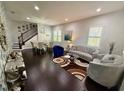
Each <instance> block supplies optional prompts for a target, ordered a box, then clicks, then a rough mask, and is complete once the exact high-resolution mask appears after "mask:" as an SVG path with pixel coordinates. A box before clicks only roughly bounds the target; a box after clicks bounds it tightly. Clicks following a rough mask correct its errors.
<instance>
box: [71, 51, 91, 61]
mask: <svg viewBox="0 0 124 93" xmlns="http://www.w3.org/2000/svg"><path fill="white" fill-rule="evenodd" d="M70 52H71V53H73V54H77V55H79V56H80V57H81V58H82V59H84V60H87V61H88V62H89V61H91V60H92V59H93V57H92V55H90V54H88V53H85V52H81V51H70Z"/></svg>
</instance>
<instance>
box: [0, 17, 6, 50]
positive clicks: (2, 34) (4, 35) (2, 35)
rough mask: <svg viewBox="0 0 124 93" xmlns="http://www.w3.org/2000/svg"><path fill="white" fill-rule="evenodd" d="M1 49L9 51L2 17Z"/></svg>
mask: <svg viewBox="0 0 124 93" xmlns="http://www.w3.org/2000/svg"><path fill="white" fill-rule="evenodd" d="M0 49H2V50H3V51H6V50H7V42H6V34H5V28H4V25H3V23H2V21H1V17H0Z"/></svg>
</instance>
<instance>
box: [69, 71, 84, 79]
mask: <svg viewBox="0 0 124 93" xmlns="http://www.w3.org/2000/svg"><path fill="white" fill-rule="evenodd" d="M67 71H68V72H70V73H71V74H72V75H74V76H75V77H77V78H78V79H80V80H83V79H84V78H85V77H86V72H85V71H83V70H81V69H68V70H67Z"/></svg>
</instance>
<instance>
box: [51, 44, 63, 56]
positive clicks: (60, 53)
mask: <svg viewBox="0 0 124 93" xmlns="http://www.w3.org/2000/svg"><path fill="white" fill-rule="evenodd" d="M53 53H54V58H57V57H60V56H63V55H64V48H63V47H61V46H58V45H56V46H54V47H53Z"/></svg>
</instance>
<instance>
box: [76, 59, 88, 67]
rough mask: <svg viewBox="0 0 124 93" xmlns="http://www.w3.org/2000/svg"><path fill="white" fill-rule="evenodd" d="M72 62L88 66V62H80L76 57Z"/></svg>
mask: <svg viewBox="0 0 124 93" xmlns="http://www.w3.org/2000/svg"><path fill="white" fill-rule="evenodd" d="M74 63H75V64H77V65H78V66H81V67H88V66H89V64H88V63H85V62H84V63H83V62H81V61H80V60H78V59H76V60H75V61H74Z"/></svg>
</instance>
